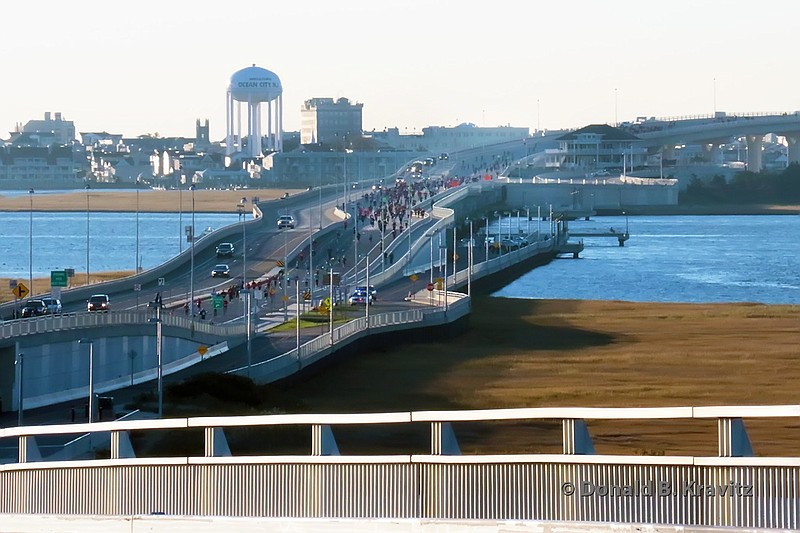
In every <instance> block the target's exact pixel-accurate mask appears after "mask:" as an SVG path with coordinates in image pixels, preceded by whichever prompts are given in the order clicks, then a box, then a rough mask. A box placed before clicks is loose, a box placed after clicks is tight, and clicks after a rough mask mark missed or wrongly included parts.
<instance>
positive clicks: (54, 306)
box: [42, 296, 62, 315]
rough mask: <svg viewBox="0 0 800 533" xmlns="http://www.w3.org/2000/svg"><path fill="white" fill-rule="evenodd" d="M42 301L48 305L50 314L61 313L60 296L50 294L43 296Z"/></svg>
mask: <svg viewBox="0 0 800 533" xmlns="http://www.w3.org/2000/svg"><path fill="white" fill-rule="evenodd" d="M42 302H44V305H45V306H47V314H48V315H60V314H61V310H62V307H61V300H59V299H58V298H52V297H50V296H48V297H46V298H42Z"/></svg>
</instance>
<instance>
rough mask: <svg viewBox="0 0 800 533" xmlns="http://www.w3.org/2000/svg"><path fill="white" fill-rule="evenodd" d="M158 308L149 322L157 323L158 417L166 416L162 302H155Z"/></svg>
mask: <svg viewBox="0 0 800 533" xmlns="http://www.w3.org/2000/svg"><path fill="white" fill-rule="evenodd" d="M154 304H155V308H156V318H151V319H150V320H148V322H150V323H151V324H152V323H155V325H156V364H157V367H158V368H157V370H158V418H163V417H164V364H163V357H162V344H163V340H162V339H163V337H162V335H161V302H160V301H156V302H154Z"/></svg>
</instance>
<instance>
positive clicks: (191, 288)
mask: <svg viewBox="0 0 800 533" xmlns="http://www.w3.org/2000/svg"><path fill="white" fill-rule="evenodd" d="M189 190H190V191H192V230H191V232H190V235H189V236H190V237H191V240H190V241H189V242H190V243H191V244H190V245H191V251H190V253H189V255H190V257H191V260H190V266H189V300H190V302H189V305H190V306H191V309H192V318H194V238H195V232H194V184H192V185H190V186H189Z"/></svg>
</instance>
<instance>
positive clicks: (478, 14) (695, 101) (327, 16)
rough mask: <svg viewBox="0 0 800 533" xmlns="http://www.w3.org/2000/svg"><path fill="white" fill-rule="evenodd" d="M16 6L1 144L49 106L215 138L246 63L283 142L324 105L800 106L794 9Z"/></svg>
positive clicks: (667, 110) (416, 112)
mask: <svg viewBox="0 0 800 533" xmlns="http://www.w3.org/2000/svg"><path fill="white" fill-rule="evenodd" d="M234 8H235V10H234ZM3 10H4V15H3V17H2V18H0V35H2V47H3V51H2V54H0V67H1V70H2V72H3V76H2V92H1V93H0V94H2V98H0V132H2V133H0V138H2V139H7V138H8V132H9V131H12V130H13V129H14V127H15V125H16V124H17V123H23V124H24V123H25V122H27V121H28V120H32V119H41V118H43V116H44V114H45V112H48V111H50V112H61V113H62V115H63V117H64V119H65V120H72V121H74V123H75V128H76V131H77V132H95V131H107V132H109V133H118V134H123V135H125V136H126V137H135V136H138V135H143V134H155V133H158V134H159V135H161V136H165V137H166V136H186V137H193V136H194V133H195V129H194V128H195V121H196V120H197V119H201V120H205V119H209V121H210V127H211V138H212V140H214V141H217V140H220V139H222V138H223V136H224V133H225V90H226V87H227V83H228V80H229V78H230V76H231V74H233V73H234V72H235V71H237V70H239V69H241V68H244V67H247V66H249V65H251V64H256V65H258V66H260V67H264V68H266V69H269V70H271V71H273V72H275V73H276V74H277V75H278V76H279V77H280V78H281V82H282V84H283V90H284V93H283V101H284V127H285V129H286V130H287V131H289V130H299V129H300V106H301V104H302V103H303V101H305V100H307V99H309V98H315V97H332V98H338V97H345V98H349V99H350V100H352V101H356V102H361V103H363V104H364V111H363V121H364V129H365V130H366V131H370V130H373V129H375V130H378V131H381V130H383V129H385V128H391V127H397V128H399V129H400V131H401V132H411V131H420V130H421V129H422V128H423V127H425V126H455V125H457V124H459V123H463V122H472V123H475V124H476V125H478V126H501V125H511V126H516V127H528V128H531V129H532V130H533V129H535V128H536V127H537V125H539V126H540V127H541V128H542V129H555V128H570V127H581V126H584V125H587V124H590V123H614V122H615V121H617V120H618V121H624V120H632V119H634V118H635V117H636V116H658V117H665V116H685V115H697V114H711V113H713V112H714V111H715V110H717V111H726V112H784V111H788V112H792V111H795V110H800V91H798V89H797V81H798V76H800V74H798V69H797V68H796V64H797V61H796V60H795V57H794V56H795V55H796V49H797V45H796V24H797V23H796V20H797V18H798V15H799V14H800V4H798V3H797V2H795V1H793V0H777V1H772V2H769V3H762V4H755V3H752V2H744V1H740V0H731V1H728V2H724V3H723V2H718V1H711V0H676V1H672V2H638V1H634V0H604V1H596V0H573V1H571V2H560V1H556V0H551V1H550V2H541V1H537V2H523V1H519V0H494V1H491V2H478V1H475V0H464V1H451V0H427V1H422V0H407V1H403V2H398V1H393V0H386V1H376V0H353V1H335V0H334V1H322V0H306V1H305V2H283V3H273V2H269V3H267V2H260V1H256V0H240V1H238V2H235V3H234V2H231V3H228V2H211V1H209V0H196V1H192V2H188V1H172V2H156V1H154V0H142V1H140V2H136V3H127V4H124V5H123V4H120V3H108V2H99V1H97V0H84V1H81V2H77V3H64V2H56V1H54V0H43V1H39V2H14V3H9V4H6V5H4V6H3Z"/></svg>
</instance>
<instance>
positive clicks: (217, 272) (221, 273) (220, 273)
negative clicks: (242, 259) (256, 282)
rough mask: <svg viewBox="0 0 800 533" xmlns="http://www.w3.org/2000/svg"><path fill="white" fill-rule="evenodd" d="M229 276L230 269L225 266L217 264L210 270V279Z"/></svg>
mask: <svg viewBox="0 0 800 533" xmlns="http://www.w3.org/2000/svg"><path fill="white" fill-rule="evenodd" d="M230 275H231V267H229V266H228V265H225V264H219V265H217V266H215V267H214V268H213V269H212V270H211V277H212V278H227V277H229V276H230Z"/></svg>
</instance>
